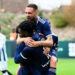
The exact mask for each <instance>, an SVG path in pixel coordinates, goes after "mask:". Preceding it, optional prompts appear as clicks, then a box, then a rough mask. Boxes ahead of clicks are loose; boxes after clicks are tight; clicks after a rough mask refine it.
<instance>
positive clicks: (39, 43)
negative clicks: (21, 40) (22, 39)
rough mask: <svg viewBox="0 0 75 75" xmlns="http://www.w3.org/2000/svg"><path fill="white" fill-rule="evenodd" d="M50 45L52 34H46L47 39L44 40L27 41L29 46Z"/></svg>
mask: <svg viewBox="0 0 75 75" xmlns="http://www.w3.org/2000/svg"><path fill="white" fill-rule="evenodd" d="M52 45H53V40H52V36H48V37H47V39H46V40H44V41H32V42H29V43H28V46H30V47H38V46H44V47H51V46H52Z"/></svg>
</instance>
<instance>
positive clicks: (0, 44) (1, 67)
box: [0, 27, 12, 75]
mask: <svg viewBox="0 0 75 75" xmlns="http://www.w3.org/2000/svg"><path fill="white" fill-rule="evenodd" d="M0 71H1V72H2V73H3V75H12V74H11V73H10V72H9V71H8V68H7V53H6V37H5V35H3V34H2V33H1V27H0Z"/></svg>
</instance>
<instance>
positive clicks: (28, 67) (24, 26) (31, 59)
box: [15, 20, 49, 75]
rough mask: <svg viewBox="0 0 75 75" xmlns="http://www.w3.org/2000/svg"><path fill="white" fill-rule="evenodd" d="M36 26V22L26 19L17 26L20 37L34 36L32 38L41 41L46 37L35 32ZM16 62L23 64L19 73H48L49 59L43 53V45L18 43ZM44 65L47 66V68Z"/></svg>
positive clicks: (40, 74)
mask: <svg viewBox="0 0 75 75" xmlns="http://www.w3.org/2000/svg"><path fill="white" fill-rule="evenodd" d="M35 28H36V24H35V23H34V22H32V21H31V20H25V21H23V22H22V23H21V24H20V25H19V26H18V27H17V32H18V33H19V35H20V37H26V38H27V37H32V39H34V40H36V41H39V40H41V39H42V38H44V37H42V36H41V35H39V34H38V32H34V31H36V30H35ZM44 39H45V38H44ZM15 62H16V63H20V64H21V67H20V69H19V72H18V75H47V73H48V64H49V60H48V58H47V56H46V55H44V54H43V47H42V46H40V47H29V46H27V44H25V43H24V42H22V43H20V44H18V45H17V49H16V53H15ZM46 63H48V64H46ZM45 64H46V65H45ZM43 67H46V69H44V68H43Z"/></svg>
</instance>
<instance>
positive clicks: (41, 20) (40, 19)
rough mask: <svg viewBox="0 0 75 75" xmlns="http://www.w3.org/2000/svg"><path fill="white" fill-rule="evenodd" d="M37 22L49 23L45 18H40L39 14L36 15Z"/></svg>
mask: <svg viewBox="0 0 75 75" xmlns="http://www.w3.org/2000/svg"><path fill="white" fill-rule="evenodd" d="M38 22H40V23H42V24H46V23H48V24H50V22H49V21H48V20H47V19H45V18H42V17H40V16H38Z"/></svg>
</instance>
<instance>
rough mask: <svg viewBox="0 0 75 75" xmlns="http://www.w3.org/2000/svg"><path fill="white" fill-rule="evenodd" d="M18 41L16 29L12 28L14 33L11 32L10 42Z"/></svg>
mask: <svg viewBox="0 0 75 75" xmlns="http://www.w3.org/2000/svg"><path fill="white" fill-rule="evenodd" d="M16 39H17V34H16V29H15V28H12V32H10V40H16Z"/></svg>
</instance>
